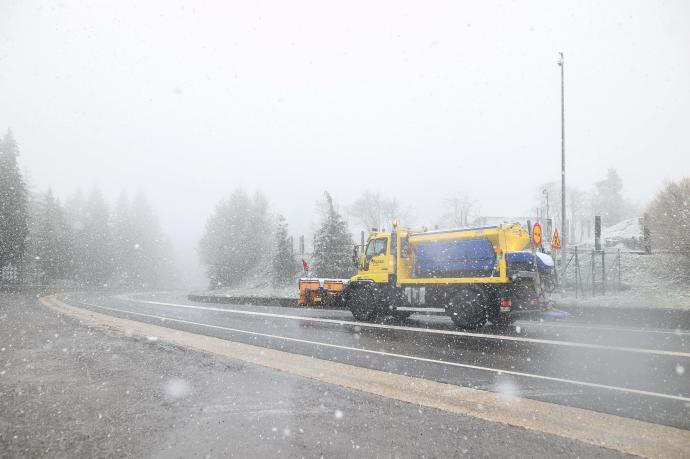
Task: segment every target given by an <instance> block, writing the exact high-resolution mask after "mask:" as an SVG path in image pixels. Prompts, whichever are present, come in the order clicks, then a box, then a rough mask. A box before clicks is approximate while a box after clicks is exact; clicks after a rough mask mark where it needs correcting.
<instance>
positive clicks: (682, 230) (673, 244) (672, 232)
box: [647, 177, 690, 260]
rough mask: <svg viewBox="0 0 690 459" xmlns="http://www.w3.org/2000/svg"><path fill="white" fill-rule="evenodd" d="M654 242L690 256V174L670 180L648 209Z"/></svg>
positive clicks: (655, 245)
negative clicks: (679, 178)
mask: <svg viewBox="0 0 690 459" xmlns="http://www.w3.org/2000/svg"><path fill="white" fill-rule="evenodd" d="M647 213H648V215H649V226H650V231H651V237H652V245H653V246H654V247H656V248H660V249H666V250H672V251H674V252H678V253H682V254H684V255H685V257H686V260H687V259H688V255H690V177H685V178H683V179H681V180H680V181H679V182H669V183H667V184H666V185H665V186H664V188H663V189H662V190H661V191H660V192H659V193H658V194H657V195H656V197H655V198H654V200H653V201H652V202H651V203H650V204H649V206H648V208H647Z"/></svg>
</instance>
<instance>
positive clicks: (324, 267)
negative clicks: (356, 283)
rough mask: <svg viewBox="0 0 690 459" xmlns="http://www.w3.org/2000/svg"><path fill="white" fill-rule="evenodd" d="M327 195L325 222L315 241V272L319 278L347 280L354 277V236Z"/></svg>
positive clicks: (326, 194)
mask: <svg viewBox="0 0 690 459" xmlns="http://www.w3.org/2000/svg"><path fill="white" fill-rule="evenodd" d="M324 194H325V201H326V206H325V211H324V217H323V221H322V222H321V226H320V228H319V230H318V231H317V232H316V236H315V240H314V255H313V260H314V270H315V272H316V275H317V276H318V277H330V278H346V277H349V276H351V275H352V271H353V267H352V246H353V242H352V236H351V234H350V231H349V229H348V227H347V223H346V222H345V220H343V217H342V216H341V215H340V214H339V213H338V212H337V211H336V210H335V207H334V205H333V198H331V195H330V194H328V192H326V193H324Z"/></svg>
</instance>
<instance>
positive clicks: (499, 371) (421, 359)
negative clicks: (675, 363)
mask: <svg viewBox="0 0 690 459" xmlns="http://www.w3.org/2000/svg"><path fill="white" fill-rule="evenodd" d="M80 303H81V304H83V305H86V306H91V307H95V308H99V309H105V310H108V311H115V312H120V313H124V314H132V315H135V316H141V317H148V318H151V319H159V320H162V321H166V322H168V321H169V322H178V323H183V324H188V325H196V326H200V327H207V328H214V329H217V330H224V331H230V332H235V333H244V334H247V335H253V336H263V337H265V338H275V339H281V340H285V341H292V342H297V343H304V344H311V345H315V346H323V347H331V348H336V349H344V350H348V351H355V352H362V353H366V354H376V355H381V356H387V357H395V358H400V359H407V360H416V361H419V362H427V363H435V364H440V365H448V366H453V367H460V368H469V369H472V370H482V371H490V372H492V373H497V374H508V375H513V376H522V377H526V378H533V379H541V380H545V381H552V382H559V383H566V384H575V385H578V386H586V387H593V388H596V389H606V390H613V391H618V392H625V393H630V394H636V395H646V396H649V397H659V398H665V399H670V400H679V401H682V402H690V397H683V396H681V395H671V394H662V393H659V392H650V391H646V390H639V389H630V388H627V387H619V386H610V385H607V384H598V383H592V382H587V381H577V380H573V379H565V378H557V377H553V376H544V375H537V374H533V373H523V372H520V371H512V370H502V369H499V368H491V367H482V366H479V365H470V364H466V363H458V362H449V361H446V360H436V359H430V358H426V357H418V356H413V355H406V354H397V353H394V352H385V351H375V350H372V349H364V348H357V347H351V346H342V345H340V344H331V343H324V342H321V341H311V340H305V339H299V338H291V337H288V336H281V335H273V334H270V333H261V332H255V331H250V330H241V329H238V328H230V327H222V326H220V325H212V324H204V323H200V322H192V321H189V320H183V319H174V318H171V317H165V316H158V315H155V314H145V313H142V312H134V311H125V310H122V309H117V308H109V307H106V306H99V305H97V304H91V303H83V302H80ZM284 352H285V351H284Z"/></svg>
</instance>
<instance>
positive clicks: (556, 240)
mask: <svg viewBox="0 0 690 459" xmlns="http://www.w3.org/2000/svg"><path fill="white" fill-rule="evenodd" d="M551 248H552V249H560V248H561V236H560V234H558V228H556V229H554V230H553V239H551Z"/></svg>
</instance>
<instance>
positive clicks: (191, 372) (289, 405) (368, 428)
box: [0, 295, 622, 458]
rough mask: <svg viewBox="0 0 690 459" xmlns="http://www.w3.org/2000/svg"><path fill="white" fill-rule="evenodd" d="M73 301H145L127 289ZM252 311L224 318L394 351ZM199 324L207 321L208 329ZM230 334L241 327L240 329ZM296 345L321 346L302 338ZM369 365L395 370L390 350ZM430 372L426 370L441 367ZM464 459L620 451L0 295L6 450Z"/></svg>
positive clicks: (1, 426)
mask: <svg viewBox="0 0 690 459" xmlns="http://www.w3.org/2000/svg"><path fill="white" fill-rule="evenodd" d="M156 298H160V297H159V296H157V297H156ZM166 298H168V299H170V298H169V297H166ZM79 299H80V300H83V301H84V302H86V301H88V302H93V304H99V305H106V304H107V305H109V306H108V307H113V308H115V307H118V308H122V309H124V308H125V307H129V308H131V309H132V310H136V311H143V310H147V311H150V312H153V310H152V309H144V308H148V306H146V307H145V306H143V305H141V304H138V303H134V302H132V301H129V300H124V299H122V298H112V297H98V296H95V295H83V296H79ZM71 300H72V301H76V298H74V297H72V298H71ZM176 301H177V300H176ZM94 309H96V308H94ZM156 311H157V312H159V313H162V312H166V313H167V314H169V315H171V316H173V315H175V316H177V315H179V311H178V313H175V312H174V310H169V309H165V311H164V310H162V309H158V310H156ZM99 312H105V310H99ZM301 312H302V313H304V314H307V315H308V314H309V313H310V311H301ZM109 313H111V314H113V315H116V314H120V313H116V312H114V311H110V312H109ZM195 313H196V314H199V317H196V318H197V319H198V318H202V319H205V320H206V319H208V320H209V321H223V320H224V319H222V317H223V314H222V313H216V314H214V315H209V314H210V313H209V312H204V311H203V310H198V311H197V312H195ZM122 314H124V313H122ZM332 314H333V315H337V314H341V313H336V312H333V313H332ZM130 315H132V314H130ZM132 316H133V315H132ZM132 318H137V320H140V319H142V316H136V317H134V316H133V317H132ZM157 320H158V321H159V322H160V319H157ZM249 322H251V323H245V322H237V320H236V318H235V319H230V320H227V319H225V323H226V324H228V325H230V324H234V325H235V326H240V325H241V326H243V327H245V328H248V327H250V326H254V327H258V328H263V329H266V327H268V328H270V330H271V331H273V332H280V333H283V334H287V333H292V334H294V335H299V336H304V337H323V336H334V335H336V334H344V336H347V335H351V338H352V339H353V340H356V341H359V342H360V346H365V345H366V346H380V347H381V348H385V349H388V348H390V347H391V346H392V344H391V342H393V341H395V342H398V341H397V340H393V339H392V338H391V337H390V336H388V335H386V333H385V332H382V333H381V336H373V335H369V334H368V333H367V332H364V333H362V330H360V331H357V330H354V329H353V330H348V329H347V328H346V327H342V330H341V331H340V332H336V333H334V330H333V329H332V328H333V327H330V328H328V327H321V326H318V327H313V326H305V325H304V324H301V325H300V322H296V321H288V320H284V321H282V322H278V321H275V322H274V321H271V320H265V321H261V320H260V321H256V320H254V321H249ZM164 324H165V325H166V326H171V325H173V323H172V322H170V321H169V320H168V321H165V322H164ZM336 328H337V327H336ZM195 330H196V331H197V332H204V327H201V326H196V328H195ZM207 332H208V330H207ZM357 333H360V334H361V336H360V338H355V337H354V336H355V335H356V334H357ZM378 333H379V332H377V335H378ZM225 336H226V338H233V339H237V340H240V339H243V338H246V336H245V335H243V334H239V333H237V332H236V333H235V334H234V335H227V334H226V335H225ZM395 336H399V339H400V340H403V341H404V340H405V338H406V335H405V334H404V333H402V334H400V335H398V334H397V333H396V334H395ZM407 338H409V337H407ZM334 339H335V338H334ZM342 339H344V338H342ZM257 340H258V338H257ZM408 341H409V340H408ZM261 343H263V344H265V345H272V346H275V347H279V346H281V344H280V343H279V342H278V341H275V342H271V341H270V340H267V341H261ZM253 344H258V342H254V343H253ZM282 345H285V343H282ZM428 345H431V343H428ZM314 346H315V345H314ZM285 347H286V349H287V348H290V349H292V348H291V347H289V346H285ZM293 351H294V352H298V351H302V352H312V353H316V350H315V348H314V347H312V348H311V351H310V347H309V346H306V347H304V348H300V349H293ZM346 355H347V353H345V354H333V355H330V358H332V359H334V360H336V359H337V360H342V359H345V358H346ZM356 355H358V354H356V353H354V352H352V353H351V359H350V363H353V364H364V363H366V362H359V361H357V360H356V359H355V356H356ZM323 357H329V354H323ZM368 365H371V366H376V367H385V366H386V365H388V366H390V367H391V368H394V369H396V371H403V366H400V365H399V363H395V362H389V361H388V359H384V358H376V359H372V361H371V362H369V363H368ZM428 371H429V372H428V373H427V377H440V375H439V374H438V373H437V372H433V371H432V368H429V370H428ZM458 376H459V375H458V374H456V375H451V374H448V375H447V377H448V378H450V377H454V378H457V377H458ZM465 378H466V380H467V381H470V380H474V378H473V377H470V376H469V375H467V376H466V377H465ZM487 384H488V386H491V384H490V383H489V381H488V380H487ZM460 456H467V457H487V458H488V457H622V455H621V454H619V453H617V452H615V451H612V450H608V449H604V448H600V447H597V446H593V445H588V444H584V443H581V442H577V441H573V440H569V439H565V438H562V437H558V436H554V435H549V434H543V433H540V432H534V431H529V430H525V429H522V428H518V427H511V426H506V425H503V424H499V423H493V422H488V421H484V420H481V419H477V418H473V417H469V416H461V415H455V414H452V413H448V412H444V411H440V410H436V409H431V408H426V407H420V406H417V405H414V404H409V403H404V402H399V401H396V400H390V399H386V398H383V397H378V396H374V395H370V394H366V393H362V392H359V391H355V390H351V389H347V388H342V387H338V386H333V385H329V384H324V383H320V382H316V381H312V380H308V379H304V378H300V377H296V376H292V375H288V374H285V373H282V372H279V371H276V370H271V369H267V368H263V367H259V366H256V365H251V364H246V363H244V362H238V361H235V360H232V359H227V358H222V357H218V356H213V355H209V354H205V353H200V352H195V351H190V350H188V349H186V348H181V347H178V346H172V345H169V344H166V343H164V342H161V341H157V340H155V339H152V337H148V338H147V337H137V336H126V335H122V333H119V332H114V331H111V330H110V329H108V328H104V327H100V326H93V325H85V324H83V323H81V322H79V321H77V320H76V319H72V318H70V317H67V316H64V315H61V314H58V313H56V312H54V311H52V310H49V309H48V308H45V307H43V306H41V305H40V304H39V303H38V302H37V301H36V298H35V297H29V296H22V295H0V457H51V458H52V457H59V458H60V457H65V458H67V457H70V458H71V457H164V458H168V457H180V458H182V457H184V458H188V457H257V458H260V457H460Z"/></svg>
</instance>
